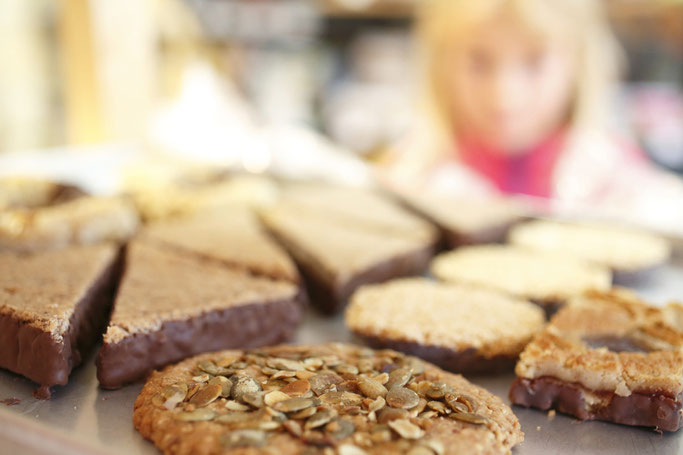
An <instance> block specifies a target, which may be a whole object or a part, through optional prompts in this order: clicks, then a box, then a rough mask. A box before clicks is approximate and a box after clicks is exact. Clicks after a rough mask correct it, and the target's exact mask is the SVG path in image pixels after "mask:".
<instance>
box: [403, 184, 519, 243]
mask: <svg viewBox="0 0 683 455" xmlns="http://www.w3.org/2000/svg"><path fill="white" fill-rule="evenodd" d="M399 197H400V198H401V199H402V200H403V201H404V202H405V204H406V205H407V206H408V207H410V208H411V209H412V210H414V211H415V212H417V213H419V214H420V215H422V216H424V217H426V218H427V219H429V220H430V221H431V222H432V223H434V224H435V225H437V226H438V227H439V229H440V230H441V231H442V233H443V236H444V238H445V240H446V244H447V245H448V246H449V247H450V248H455V247H458V246H462V245H472V244H480V243H498V242H502V241H503V240H505V237H506V235H507V233H508V231H509V229H510V228H511V227H512V226H514V225H515V224H517V223H518V222H519V221H521V220H522V218H523V216H524V211H523V210H522V208H521V207H520V206H519V205H517V204H515V203H514V202H513V201H511V200H509V199H502V198H493V197H490V198H487V199H477V198H474V199H472V198H464V197H453V196H446V195H440V194H431V193H424V192H419V191H415V192H410V193H408V192H405V193H401V194H400V195H399Z"/></svg>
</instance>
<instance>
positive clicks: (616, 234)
mask: <svg viewBox="0 0 683 455" xmlns="http://www.w3.org/2000/svg"><path fill="white" fill-rule="evenodd" d="M509 240H510V243H512V244H515V245H519V246H523V247H526V248H533V249H536V250H540V251H546V252H552V253H556V254H561V255H563V256H571V257H577V258H581V259H585V260H589V261H591V262H594V263H596V264H602V265H604V266H607V267H609V268H610V269H612V272H613V274H614V281H615V283H620V284H628V283H632V282H636V281H639V280H641V279H644V278H647V277H648V276H649V275H651V273H652V272H653V271H654V270H656V269H657V268H658V267H659V266H661V265H663V264H665V263H666V262H667V261H668V260H669V256H670V255H671V245H670V244H669V243H668V242H667V241H666V240H665V239H664V238H662V237H659V236H656V235H654V234H649V233H646V232H641V231H637V230H632V229H626V228H620V227H615V226H607V225H601V224H576V223H562V222H559V221H549V220H539V221H532V222H530V223H524V224H521V225H519V226H517V227H515V228H514V229H513V230H511V231H510V236H509Z"/></svg>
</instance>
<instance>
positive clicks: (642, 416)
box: [510, 290, 683, 431]
mask: <svg viewBox="0 0 683 455" xmlns="http://www.w3.org/2000/svg"><path fill="white" fill-rule="evenodd" d="M681 321H683V306H681V305H678V304H670V305H669V306H667V307H665V308H656V307H652V306H649V305H646V304H645V303H643V302H642V301H640V300H639V299H638V298H637V297H636V296H634V295H633V294H631V293H629V292H626V291H623V290H615V291H612V292H608V293H597V292H592V293H589V294H587V295H586V296H583V297H580V298H576V299H574V300H572V301H571V302H570V303H569V304H568V305H567V306H566V307H565V308H563V309H561V310H560V311H559V312H558V313H557V314H556V315H555V317H553V319H552V320H551V321H550V324H549V325H548V327H547V328H546V329H545V330H544V331H543V332H542V333H540V334H539V335H538V336H537V337H536V338H535V339H534V340H533V341H532V342H531V343H530V344H529V345H528V346H527V347H526V349H525V350H524V352H523V353H522V355H521V356H520V360H519V363H518V364H517V367H516V369H515V372H516V373H517V376H518V379H517V380H516V381H515V383H514V384H513V385H512V388H511V389H510V399H511V400H512V402H513V403H515V404H519V405H522V406H527V407H535V408H539V409H542V410H547V409H550V408H554V409H557V410H558V411H560V412H564V413H566V414H571V415H573V416H575V417H577V418H579V419H585V420H593V419H596V420H605V421H609V422H615V423H621V424H625V425H637V426H646V427H654V428H656V429H659V430H665V431H676V430H678V429H679V428H680V427H681V424H682V423H683V400H682V398H683V324H682V323H681Z"/></svg>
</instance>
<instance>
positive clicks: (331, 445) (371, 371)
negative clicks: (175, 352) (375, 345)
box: [133, 344, 524, 455]
mask: <svg viewBox="0 0 683 455" xmlns="http://www.w3.org/2000/svg"><path fill="white" fill-rule="evenodd" d="M133 423H134V425H135V428H136V429H137V430H138V431H139V432H140V433H141V434H142V435H143V436H144V437H145V438H147V439H150V440H151V441H153V442H154V443H155V444H156V446H157V447H158V448H159V449H160V450H161V451H162V452H163V453H165V454H176V455H183V454H219V453H222V454H269V453H271V454H283V455H289V454H291V455H293V454H301V453H310V454H328V453H329V454H340V455H355V454H379V453H412V454H420V453H426V454H440V455H449V454H458V453H468V454H504V453H509V452H510V449H511V448H512V447H513V446H514V445H516V444H519V443H520V442H522V440H523V437H524V436H523V433H522V431H521V429H520V425H519V422H518V420H517V418H516V417H515V415H514V414H513V413H512V411H511V409H510V408H509V407H508V406H507V405H505V404H504V403H503V401H502V400H501V399H500V398H498V397H496V396H494V395H492V394H491V393H489V392H487V391H486V390H484V389H482V388H480V387H477V386H475V385H472V384H471V383H469V382H468V381H467V380H465V379H464V378H462V377H461V376H459V375H454V374H450V373H446V372H444V371H442V370H440V369H438V368H437V367H435V366H433V365H430V364H428V363H424V362H422V361H420V360H419V359H416V358H414V357H409V356H405V355H404V354H401V353H398V352H394V351H389V350H383V351H374V350H372V349H368V348H362V347H359V346H354V345H345V344H324V345H319V346H276V347H271V348H265V349H260V350H254V351H222V352H216V353H211V354H204V355H200V356H197V357H192V358H189V359H186V360H184V361H182V362H180V363H178V364H176V365H173V366H170V367H167V368H166V369H164V370H163V371H161V372H155V373H153V374H152V375H151V376H150V378H149V380H148V381H147V383H146V384H145V386H144V387H143V389H142V391H141V392H140V395H139V396H138V398H137V400H136V401H135V405H134V413H133Z"/></svg>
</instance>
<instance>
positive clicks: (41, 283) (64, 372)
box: [0, 244, 119, 398]
mask: <svg viewBox="0 0 683 455" xmlns="http://www.w3.org/2000/svg"><path fill="white" fill-rule="evenodd" d="M117 257H118V248H116V247H115V246H113V245H109V244H103V245H94V246H84V247H71V248H66V249H62V250H53V251H48V252H42V253H37V254H32V255H19V254H15V253H0V367H2V368H6V369H8V370H10V371H13V372H15V373H19V374H21V375H24V376H26V377H27V378H29V379H31V380H32V381H35V382H37V383H38V384H40V388H39V389H38V390H37V391H36V396H37V397H38V398H49V397H50V392H51V387H52V386H54V385H65V384H66V383H67V381H68V379H69V374H70V373H71V370H72V369H73V368H74V367H75V366H77V365H78V364H80V363H81V361H82V360H83V358H84V357H85V355H86V354H87V352H88V351H89V349H90V348H91V347H92V345H93V344H94V343H95V342H96V341H97V339H98V338H99V336H100V334H101V333H102V329H103V327H104V326H105V324H106V320H107V315H108V314H109V308H110V305H111V300H112V297H113V293H114V290H115V286H116V282H117V279H118V275H119V273H118V272H119V267H118V264H119V261H117Z"/></svg>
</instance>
